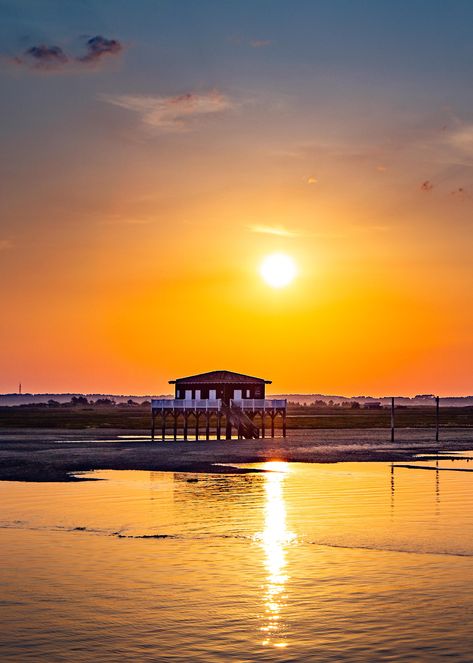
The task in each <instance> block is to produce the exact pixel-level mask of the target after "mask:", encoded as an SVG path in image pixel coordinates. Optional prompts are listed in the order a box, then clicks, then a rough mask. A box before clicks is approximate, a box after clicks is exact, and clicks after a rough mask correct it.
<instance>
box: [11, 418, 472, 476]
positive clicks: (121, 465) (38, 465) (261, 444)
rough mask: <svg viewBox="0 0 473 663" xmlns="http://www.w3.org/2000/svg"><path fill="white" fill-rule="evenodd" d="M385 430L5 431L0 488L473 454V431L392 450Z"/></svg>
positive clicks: (406, 438)
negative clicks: (229, 433) (170, 436)
mask: <svg viewBox="0 0 473 663" xmlns="http://www.w3.org/2000/svg"><path fill="white" fill-rule="evenodd" d="M388 434H389V432H388V431H387V430H386V429H371V430H369V431H367V430H366V429H350V430H346V429H340V430H333V429H328V430H323V429H317V430H314V429H305V430H297V431H292V430H291V431H289V432H288V436H287V437H286V438H265V439H264V440H263V439H261V438H260V439H257V440H231V441H226V440H221V441H216V440H211V441H208V442H207V441H198V442H195V441H177V442H174V441H167V442H161V441H159V442H158V441H155V442H154V443H153V442H151V441H150V440H149V439H147V438H148V437H149V431H147V430H118V429H114V430H108V431H104V430H103V429H98V430H94V429H89V430H87V431H74V430H70V429H69V430H60V429H55V430H38V429H16V430H14V431H13V430H6V429H3V430H0V481H25V482H41V483H43V482H73V481H89V480H90V479H88V478H87V479H86V478H81V477H80V476H79V477H77V476H74V475H75V474H78V473H82V472H91V471H94V470H145V471H163V472H196V473H212V474H243V473H249V472H261V471H264V470H261V469H257V468H241V467H236V465H239V464H246V463H261V462H265V461H271V460H279V461H287V462H305V463H338V462H357V461H364V462H375V461H385V462H408V461H412V460H413V459H414V458H415V456H416V455H417V454H419V453H424V454H427V455H429V454H430V455H435V454H436V453H437V452H449V451H450V452H454V451H468V450H473V432H472V431H471V430H469V429H448V430H444V431H442V434H443V439H441V440H440V441H439V443H438V444H437V443H436V442H435V440H434V439H432V438H433V435H434V433H433V431H432V429H401V430H399V431H396V434H397V438H396V441H395V443H394V444H392V443H391V441H390V440H388V439H386V438H387V437H388Z"/></svg>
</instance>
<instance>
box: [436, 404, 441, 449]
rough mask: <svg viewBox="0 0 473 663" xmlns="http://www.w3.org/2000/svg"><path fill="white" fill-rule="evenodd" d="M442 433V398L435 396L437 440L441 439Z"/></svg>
mask: <svg viewBox="0 0 473 663" xmlns="http://www.w3.org/2000/svg"><path fill="white" fill-rule="evenodd" d="M439 433H440V398H439V396H436V397H435V441H436V442H438V441H439Z"/></svg>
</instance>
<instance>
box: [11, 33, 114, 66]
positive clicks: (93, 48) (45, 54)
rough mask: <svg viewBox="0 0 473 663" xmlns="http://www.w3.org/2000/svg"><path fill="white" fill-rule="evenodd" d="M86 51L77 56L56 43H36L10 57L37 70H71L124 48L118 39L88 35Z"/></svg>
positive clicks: (98, 61) (95, 61) (21, 64)
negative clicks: (19, 53)
mask: <svg viewBox="0 0 473 663" xmlns="http://www.w3.org/2000/svg"><path fill="white" fill-rule="evenodd" d="M85 49H86V52H85V54H83V55H79V56H75V55H72V54H70V53H67V52H66V51H65V50H64V49H63V48H62V47H61V46H58V45H56V44H35V45H34V46H30V47H29V48H27V49H26V50H25V51H24V52H23V53H22V54H21V55H16V56H14V57H13V58H11V59H10V62H11V63H12V64H14V65H17V66H19V67H22V68H24V69H29V70H31V71H37V72H57V71H63V72H71V71H74V70H77V69H84V68H85V67H89V68H90V67H91V65H95V66H96V65H98V64H99V63H100V62H101V61H102V60H103V59H104V57H106V56H116V55H118V54H119V53H121V51H122V50H123V44H122V43H121V42H120V41H118V39H108V38H107V37H104V36H102V35H95V37H86V42H85Z"/></svg>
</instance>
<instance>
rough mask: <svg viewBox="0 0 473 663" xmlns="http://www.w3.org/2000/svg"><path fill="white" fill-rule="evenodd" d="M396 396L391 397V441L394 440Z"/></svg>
mask: <svg viewBox="0 0 473 663" xmlns="http://www.w3.org/2000/svg"><path fill="white" fill-rule="evenodd" d="M394 423H395V422H394V396H393V397H392V398H391V442H394Z"/></svg>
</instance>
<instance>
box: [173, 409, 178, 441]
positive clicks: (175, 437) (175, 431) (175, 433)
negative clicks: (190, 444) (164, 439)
mask: <svg viewBox="0 0 473 663" xmlns="http://www.w3.org/2000/svg"><path fill="white" fill-rule="evenodd" d="M178 416H179V415H178V414H177V413H176V412H175V413H174V431H173V432H174V442H175V441H176V440H177V418H178Z"/></svg>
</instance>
